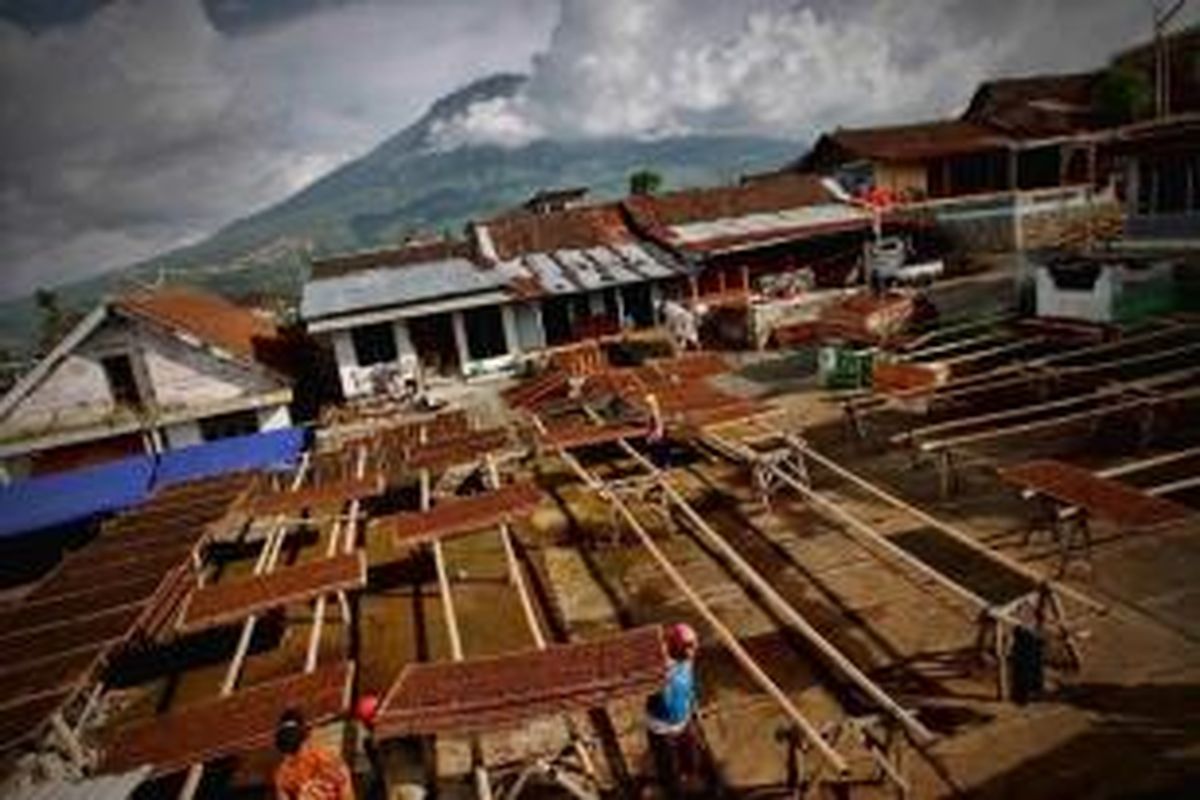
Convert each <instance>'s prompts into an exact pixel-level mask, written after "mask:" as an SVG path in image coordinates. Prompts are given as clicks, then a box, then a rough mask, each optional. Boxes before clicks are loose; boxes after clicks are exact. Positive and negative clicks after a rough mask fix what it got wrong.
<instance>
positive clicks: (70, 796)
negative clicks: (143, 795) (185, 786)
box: [5, 767, 150, 800]
mask: <svg viewBox="0 0 1200 800" xmlns="http://www.w3.org/2000/svg"><path fill="white" fill-rule="evenodd" d="M149 774H150V767H141V768H139V769H135V770H132V771H130V772H124V773H122V774H120V775H104V776H102V777H99V778H89V779H88V780H84V781H64V780H56V781H48V782H45V783H38V784H34V785H33V786H27V787H23V788H20V789H17V790H15V791H14V792H12V793H10V794H6V795H5V797H6V798H7V800H128V798H129V797H131V796H132V795H133V792H134V790H135V789H137V787H138V786H139V785H141V783H142V781H144V780H146V778H147V777H148V776H149Z"/></svg>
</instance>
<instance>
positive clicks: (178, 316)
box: [113, 286, 280, 361]
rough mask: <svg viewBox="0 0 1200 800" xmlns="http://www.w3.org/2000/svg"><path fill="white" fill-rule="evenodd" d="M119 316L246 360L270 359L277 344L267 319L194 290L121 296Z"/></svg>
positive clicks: (276, 331)
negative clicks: (150, 324)
mask: <svg viewBox="0 0 1200 800" xmlns="http://www.w3.org/2000/svg"><path fill="white" fill-rule="evenodd" d="M113 307H114V308H115V309H116V310H117V311H118V312H120V313H123V314H126V315H128V316H131V317H134V318H137V319H141V320H144V321H147V322H150V323H152V324H155V325H159V326H162V327H164V328H168V329H170V330H172V331H175V332H177V333H181V334H184V335H185V336H192V337H194V338H196V339H198V340H199V341H201V342H203V343H205V344H208V345H211V346H213V347H216V348H219V349H221V350H224V351H226V352H227V353H230V354H232V355H234V356H237V357H239V358H242V359H247V360H256V361H261V360H263V358H264V357H266V358H267V359H268V360H270V353H271V351H272V349H273V348H278V347H279V345H280V336H279V329H278V327H277V326H276V324H275V322H274V320H273V319H271V318H270V317H269V316H267V315H265V314H263V313H259V312H256V311H253V310H251V309H249V308H244V307H242V306H239V305H235V304H234V303H231V302H230V301H228V300H226V299H225V298H223V297H219V296H217V295H214V294H209V293H207V292H202V291H199V290H197V289H192V288H183V287H174V286H173V287H168V288H163V289H155V290H152V291H141V292H134V293H130V294H126V295H122V296H120V297H118V298H117V299H116V300H114V301H113Z"/></svg>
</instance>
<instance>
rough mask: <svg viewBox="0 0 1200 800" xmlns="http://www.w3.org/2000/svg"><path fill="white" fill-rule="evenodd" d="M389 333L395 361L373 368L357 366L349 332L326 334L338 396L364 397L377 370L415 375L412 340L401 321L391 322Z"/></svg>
mask: <svg viewBox="0 0 1200 800" xmlns="http://www.w3.org/2000/svg"><path fill="white" fill-rule="evenodd" d="M391 324H392V331H393V335H394V336H395V339H396V354H397V355H396V361H395V362H394V363H392V364H390V365H388V364H373V365H371V366H366V367H364V366H360V365H359V363H358V357H357V356H356V355H355V353H354V339H353V338H352V336H351V334H350V329H349V328H347V329H344V330H336V331H333V332H331V333H330V341H331V343H332V345H333V357H334V359H335V360H336V361H337V369H338V379H339V380H340V381H341V384H342V394H343V396H345V397H346V398H352V397H364V396H366V395H369V394H371V390H372V376H373V375H374V374H375V372H376V371H377V370H379V369H380V368H384V369H386V368H389V367H390V368H392V369H394V370H396V371H397V372H398V373H399V374H400V375H402V376H406V375H415V374H416V372H417V369H418V366H419V360H418V358H417V351H416V350H415V349H414V348H413V345H412V339H411V337H410V336H409V335H408V325H407V323H405V321H404V320H403V319H395V320H393V321H392V323H391Z"/></svg>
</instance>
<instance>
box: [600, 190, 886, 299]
mask: <svg viewBox="0 0 1200 800" xmlns="http://www.w3.org/2000/svg"><path fill="white" fill-rule="evenodd" d="M623 205H624V208H625V210H626V211H627V212H628V215H629V219H630V220H631V223H632V225H633V226H634V228H635V229H636V230H637V231H638V232H639V233H640V234H641V235H642V236H644V237H645V238H646V239H647V240H649V241H652V242H655V243H656V244H658V245H660V246H661V247H663V248H665V249H668V250H670V251H671V252H673V253H675V254H677V255H678V256H679V257H680V258H681V259H683V260H684V261H686V262H687V263H688V265H689V267H690V268H691V269H690V272H691V278H690V291H691V295H692V297H693V298H694V299H697V300H700V299H706V300H708V301H710V302H713V301H717V300H718V299H719V298H720V297H722V296H725V295H729V294H735V295H736V294H741V295H743V296H744V295H747V294H749V293H752V292H755V291H761V290H763V289H765V283H769V282H770V280H771V278H772V277H773V276H777V275H779V274H781V273H788V272H792V271H794V270H796V269H798V268H802V267H809V268H815V271H814V273H813V278H814V281H815V283H816V284H817V285H832V286H841V285H843V283H844V282H845V278H846V275H847V272H848V271H849V270H850V269H852V267H853V265H854V264H856V263H857V261H858V259H859V257H860V256H861V253H862V242H863V235H864V233H865V232H867V231H869V230H870V228H871V214H870V213H869V212H867V211H865V210H863V209H862V208H859V207H856V206H854V205H851V204H848V203H846V202H843V201H842V200H840V199H838V198H837V197H836V196H835V195H834V194H833V193H832V192H831V191H830V189H829V188H828V187H827V186H826V185H825V184H823V183H822V182H821V180H820V179H819V178H818V177H816V176H815V175H804V174H795V173H787V172H784V173H775V174H769V175H763V176H759V177H756V178H753V179H751V180H748V181H745V182H743V183H742V184H741V185H738V186H720V187H712V188H703V189H686V190H682V191H676V192H668V193H665V194H660V195H631V196H629V197H627V198H625V199H624V201H623Z"/></svg>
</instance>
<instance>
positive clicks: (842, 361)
mask: <svg viewBox="0 0 1200 800" xmlns="http://www.w3.org/2000/svg"><path fill="white" fill-rule="evenodd" d="M874 356H875V351H874V349H873V348H869V347H867V348H863V347H855V346H853V345H846V344H827V345H822V346H821V348H820V349H819V350H818V351H817V379H818V380H819V381H820V382H821V386H823V387H824V388H826V389H861V388H862V387H864V386H867V385H869V384H870V382H871V362H872V360H873V359H874Z"/></svg>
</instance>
